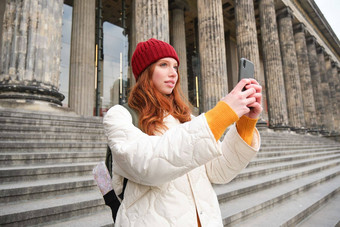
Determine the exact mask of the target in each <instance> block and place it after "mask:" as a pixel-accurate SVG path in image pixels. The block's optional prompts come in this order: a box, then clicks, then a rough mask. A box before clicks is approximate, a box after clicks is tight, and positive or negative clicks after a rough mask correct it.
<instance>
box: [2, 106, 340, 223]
mask: <svg viewBox="0 0 340 227" xmlns="http://www.w3.org/2000/svg"><path fill="white" fill-rule="evenodd" d="M0 125H1V127H0V179H1V181H0V225H1V226H30V225H35V226H112V218H111V212H110V209H109V208H108V207H106V206H105V205H104V202H103V199H102V196H101V194H100V192H99V190H98V188H97V186H96V183H95V182H94V180H93V177H92V169H93V167H94V166H95V165H96V164H97V163H98V162H99V161H102V160H104V158H105V152H106V139H105V136H104V135H103V129H102V119H101V118H97V117H88V118H84V117H79V116H76V115H72V114H68V115H58V114H46V113H45V114H43V113H34V112H29V111H23V110H22V111H15V112H13V111H11V110H10V109H0ZM261 136H262V148H261V151H260V152H259V153H258V155H257V156H256V158H255V159H254V160H253V161H252V162H251V163H250V164H249V166H248V167H247V168H246V169H245V170H244V171H242V172H241V174H239V175H238V176H237V177H236V178H235V179H234V180H233V181H232V182H230V183H229V184H227V185H214V188H215V190H216V193H217V195H218V198H219V201H220V207H221V211H222V217H223V222H224V224H225V226H280V225H282V226H296V225H300V226H334V225H336V224H337V223H338V222H339V220H340V215H339V214H340V205H339V204H340V193H339V191H340V143H336V142H334V141H333V140H329V139H326V138H324V137H319V136H311V135H298V134H295V133H289V132H273V131H269V130H268V131H267V130H264V131H262V132H261ZM338 224H339V223H338Z"/></svg>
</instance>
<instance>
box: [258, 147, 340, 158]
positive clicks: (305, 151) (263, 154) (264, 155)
mask: <svg viewBox="0 0 340 227" xmlns="http://www.w3.org/2000/svg"><path fill="white" fill-rule="evenodd" d="M338 150H340V149H339V148H337V147H329V148H322V151H324V152H326V151H338ZM315 152H320V149H318V148H310V149H303V150H294V151H292V150H287V151H273V152H269V151H266V152H262V151H260V152H258V153H257V155H256V157H255V158H271V157H280V156H286V155H291V154H308V153H310V154H313V153H315Z"/></svg>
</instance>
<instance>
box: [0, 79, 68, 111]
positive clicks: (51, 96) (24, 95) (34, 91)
mask: <svg viewBox="0 0 340 227" xmlns="http://www.w3.org/2000/svg"><path fill="white" fill-rule="evenodd" d="M39 85H41V84H39ZM45 87H46V88H45ZM45 87H42V86H34V85H21V84H0V99H6V100H39V101H45V102H49V103H54V104H57V105H60V106H61V105H62V103H61V101H63V100H64V98H65V96H64V95H63V94H61V93H59V92H58V91H57V90H56V89H54V88H48V86H45Z"/></svg>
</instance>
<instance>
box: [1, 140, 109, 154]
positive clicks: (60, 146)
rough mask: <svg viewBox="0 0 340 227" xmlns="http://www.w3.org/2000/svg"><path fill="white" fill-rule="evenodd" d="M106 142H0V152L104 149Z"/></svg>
mask: <svg viewBox="0 0 340 227" xmlns="http://www.w3.org/2000/svg"><path fill="white" fill-rule="evenodd" d="M106 148H107V143H106V142H69V143H66V142H59V143H58V142H44V143H39V142H20V141H18V142H12V141H11V142H9V141H1V142H0V151H1V152H39V151H40V152H41V151H48V152H55V151H69V150H77V151H80V150H81V151H106Z"/></svg>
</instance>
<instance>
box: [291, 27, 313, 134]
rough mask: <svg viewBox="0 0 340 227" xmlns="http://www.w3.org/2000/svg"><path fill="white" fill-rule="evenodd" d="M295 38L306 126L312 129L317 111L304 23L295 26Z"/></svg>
mask: <svg viewBox="0 0 340 227" xmlns="http://www.w3.org/2000/svg"><path fill="white" fill-rule="evenodd" d="M294 38H295V48H296V57H297V63H298V68H299V74H300V82H301V86H302V87H301V88H302V89H301V92H302V101H303V110H304V116H305V122H306V128H308V129H309V130H311V129H315V128H316V112H315V101H314V95H313V86H312V78H311V74H310V68H309V60H308V51H307V43H306V36H305V25H304V24H301V23H300V24H297V25H296V26H294Z"/></svg>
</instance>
